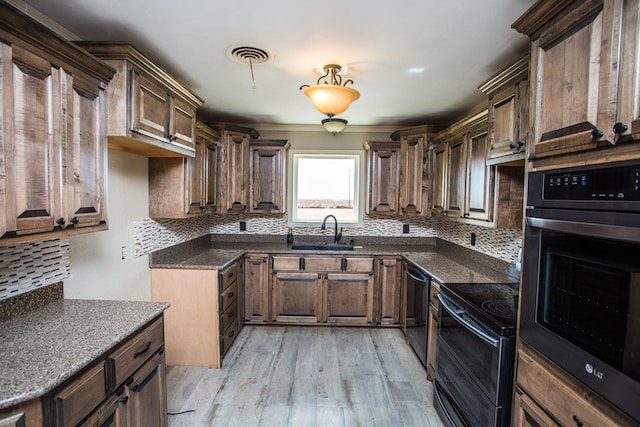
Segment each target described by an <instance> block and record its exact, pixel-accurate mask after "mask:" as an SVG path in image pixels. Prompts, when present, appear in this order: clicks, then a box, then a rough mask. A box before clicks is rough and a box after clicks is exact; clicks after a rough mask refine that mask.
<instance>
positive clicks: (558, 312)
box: [537, 231, 640, 380]
mask: <svg viewBox="0 0 640 427" xmlns="http://www.w3.org/2000/svg"><path fill="white" fill-rule="evenodd" d="M537 322H538V323H539V324H541V325H542V326H544V327H546V328H548V329H549V330H551V331H553V332H554V333H556V334H558V335H560V336H561V337H563V338H564V339H566V340H568V341H570V342H571V343H573V344H575V345H576V346H578V347H580V348H582V349H583V350H585V351H586V352H588V353H590V354H592V355H594V356H596V357H598V358H599V359H600V360H602V361H604V362H605V363H607V364H609V365H610V366H612V367H614V368H616V369H617V370H619V371H621V372H623V373H625V374H626V375H628V376H630V377H632V378H634V379H636V380H640V246H639V245H633V244H630V243H624V242H617V241H611V240H601V239H596V238H590V237H582V236H577V235H570V234H563V233H557V232H552V231H543V233H542V235H541V257H540V277H539V288H538V307H537Z"/></svg>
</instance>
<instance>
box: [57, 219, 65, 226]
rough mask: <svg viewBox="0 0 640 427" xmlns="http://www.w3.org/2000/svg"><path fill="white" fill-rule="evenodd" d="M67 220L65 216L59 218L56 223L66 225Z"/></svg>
mask: <svg viewBox="0 0 640 427" xmlns="http://www.w3.org/2000/svg"><path fill="white" fill-rule="evenodd" d="M65 222H67V221H65V220H64V218H58V219H57V220H56V224H58V225H64V224H65Z"/></svg>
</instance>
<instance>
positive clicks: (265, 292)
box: [243, 254, 271, 323]
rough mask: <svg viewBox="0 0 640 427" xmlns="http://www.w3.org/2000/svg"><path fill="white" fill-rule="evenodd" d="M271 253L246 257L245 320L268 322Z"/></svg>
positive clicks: (249, 321) (248, 321)
mask: <svg viewBox="0 0 640 427" xmlns="http://www.w3.org/2000/svg"><path fill="white" fill-rule="evenodd" d="M269 289H270V286H269V255H268V254H249V255H247V256H245V257H244V316H243V319H244V322H245V323H266V322H268V321H269V320H270V318H271V316H270V315H269V300H270V299H269Z"/></svg>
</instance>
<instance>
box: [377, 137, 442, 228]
mask: <svg viewBox="0 0 640 427" xmlns="http://www.w3.org/2000/svg"><path fill="white" fill-rule="evenodd" d="M437 130H439V128H437V127H434V126H430V125H423V126H415V127H412V128H407V129H401V130H397V131H395V132H394V133H392V134H391V139H392V140H393V141H399V144H400V147H399V151H398V152H394V151H395V150H397V148H393V146H390V148H391V152H389V153H383V155H384V157H379V158H378V157H371V155H370V159H369V161H370V164H369V168H370V171H375V170H376V165H375V163H371V162H372V161H373V162H376V161H378V162H379V161H381V162H379V165H378V166H379V168H378V169H377V170H378V171H380V175H377V174H376V175H370V180H369V185H370V188H371V189H374V191H379V194H380V197H381V198H380V199H379V200H376V199H375V198H371V199H370V201H371V202H373V203H376V205H370V211H371V209H373V208H374V207H376V209H380V211H381V213H383V211H384V209H385V208H386V206H385V205H384V204H385V203H387V204H389V205H390V206H393V205H394V204H395V198H394V199H393V200H391V198H392V197H393V191H395V190H394V188H397V192H398V193H397V194H398V196H397V210H396V212H395V214H396V215H406V216H430V210H429V206H430V202H429V200H430V196H431V192H430V191H429V190H430V181H429V162H428V155H429V153H428V150H427V147H428V143H429V138H430V137H431V136H432V135H433V134H434V133H435V132H436V131H437ZM378 153H380V151H378ZM377 155H378V156H379V154H377ZM396 156H398V157H397V158H398V163H397V165H398V166H397V174H398V178H397V180H396V178H395V176H393V175H392V174H395V173H396V172H395V170H394V167H395V166H394V165H395V164H394V162H395V157H396ZM385 180H387V181H388V184H389V186H390V188H389V189H388V190H385V189H384V187H383V186H384V185H385ZM383 199H388V201H385V200H383ZM378 205H379V206H378ZM390 212H391V210H390ZM392 213H393V212H392Z"/></svg>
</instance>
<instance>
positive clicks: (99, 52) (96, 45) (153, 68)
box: [75, 41, 204, 109]
mask: <svg viewBox="0 0 640 427" xmlns="http://www.w3.org/2000/svg"><path fill="white" fill-rule="evenodd" d="M75 43H76V44H77V45H78V46H80V47H82V48H83V49H86V50H88V51H89V52H91V53H92V54H93V55H95V56H97V57H98V58H100V59H104V60H125V61H128V62H130V63H131V64H133V65H134V66H135V67H137V68H139V69H141V70H143V71H144V72H146V73H147V74H149V75H150V76H151V77H153V78H155V79H157V80H158V81H160V82H161V83H162V84H164V85H166V86H167V87H168V88H169V90H171V91H172V92H173V93H174V94H175V95H178V96H179V97H181V98H182V99H184V101H186V102H188V103H189V104H191V106H193V108H196V109H197V108H199V107H201V106H202V104H204V100H202V99H201V98H200V97H199V96H198V95H196V94H195V93H193V92H191V90H190V89H189V88H187V87H186V86H185V85H183V84H182V83H180V82H179V81H178V80H176V79H175V78H174V77H172V76H171V75H170V74H169V73H167V72H166V71H164V70H163V69H162V68H160V67H159V66H158V65H157V64H156V63H154V62H153V61H151V59H149V58H148V57H147V56H145V55H144V54H143V53H142V52H140V51H139V50H138V49H136V48H135V47H134V46H132V45H131V44H129V43H122V42H105V41H78V42H75Z"/></svg>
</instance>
